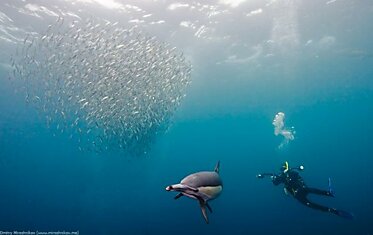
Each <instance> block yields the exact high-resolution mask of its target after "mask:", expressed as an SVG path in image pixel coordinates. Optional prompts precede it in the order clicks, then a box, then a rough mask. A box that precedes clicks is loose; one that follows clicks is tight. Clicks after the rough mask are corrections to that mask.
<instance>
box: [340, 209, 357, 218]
mask: <svg viewBox="0 0 373 235" xmlns="http://www.w3.org/2000/svg"><path fill="white" fill-rule="evenodd" d="M336 215H338V216H340V217H343V218H345V219H351V220H352V219H354V218H355V215H354V214H353V213H351V212H348V211H342V210H337V211H336Z"/></svg>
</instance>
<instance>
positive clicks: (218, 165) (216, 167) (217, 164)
mask: <svg viewBox="0 0 373 235" xmlns="http://www.w3.org/2000/svg"><path fill="white" fill-rule="evenodd" d="M219 168H220V160H219V161H218V162H217V163H216V166H215V169H214V171H215V172H216V173H219Z"/></svg>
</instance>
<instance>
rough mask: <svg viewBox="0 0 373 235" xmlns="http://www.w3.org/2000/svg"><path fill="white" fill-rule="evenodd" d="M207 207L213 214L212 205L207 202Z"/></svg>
mask: <svg viewBox="0 0 373 235" xmlns="http://www.w3.org/2000/svg"><path fill="white" fill-rule="evenodd" d="M206 207H207V209H209V211H210V212H211V213H212V209H211V207H210V205H209V204H208V203H207V202H206Z"/></svg>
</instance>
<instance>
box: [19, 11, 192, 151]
mask: <svg viewBox="0 0 373 235" xmlns="http://www.w3.org/2000/svg"><path fill="white" fill-rule="evenodd" d="M12 66H13V73H12V77H14V78H15V79H20V80H21V81H22V84H23V85H22V91H23V93H24V94H25V99H26V102H29V103H31V104H32V105H34V106H35V107H36V108H37V109H38V110H39V111H40V113H41V114H42V115H43V117H45V118H46V122H47V125H48V127H49V128H51V129H52V130H57V131H58V132H62V133H64V134H66V135H68V136H70V138H72V139H76V140H77V142H78V143H79V149H81V150H93V151H97V152H102V151H104V150H112V149H113V148H119V149H121V150H124V151H125V152H126V153H129V154H136V155H139V154H140V155H141V154H143V153H146V151H148V149H149V147H150V144H151V143H152V142H153V140H154V138H155V137H156V136H157V135H159V134H161V133H164V132H165V131H166V130H167V127H168V126H169V124H170V120H171V117H172V115H173V113H174V112H175V110H176V108H177V107H178V106H179V105H180V101H181V100H182V99H183V97H185V94H186V89H187V87H188V85H189V83H190V81H191V70H192V67H191V64H190V63H189V62H188V61H186V59H185V57H184V56H183V54H182V53H181V52H178V51H177V50H176V48H173V47H171V46H170V45H168V44H166V43H162V42H160V41H158V40H157V39H156V38H155V37H149V36H147V35H146V34H145V33H143V32H142V31H141V30H139V29H137V28H131V29H126V28H123V27H120V26H119V25H118V23H111V22H107V21H102V20H98V19H87V20H81V21H72V22H70V23H64V19H63V18H58V20H57V21H56V23H54V24H53V25H50V26H48V29H47V30H46V32H45V33H44V34H42V35H33V36H31V35H28V36H27V37H26V38H25V40H24V42H23V45H22V46H21V47H20V48H18V49H17V54H16V56H15V57H14V58H12Z"/></svg>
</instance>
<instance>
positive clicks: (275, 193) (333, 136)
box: [0, 3, 373, 235]
mask: <svg viewBox="0 0 373 235" xmlns="http://www.w3.org/2000/svg"><path fill="white" fill-rule="evenodd" d="M367 5H369V6H370V7H371V4H369V3H367ZM367 18H368V17H367ZM363 19H364V18H363ZM360 20H362V19H360ZM345 21H347V20H345ZM357 22H360V21H357ZM357 28H359V29H361V30H360V31H358V32H359V34H357V35H355V37H352V36H351V35H346V37H347V39H346V41H350V42H351V41H353V42H352V43H351V44H354V45H360V46H361V48H364V49H365V50H366V53H364V54H363V55H358V56H355V55H351V54H347V55H346V54H338V53H334V54H333V53H332V54H327V55H324V56H322V57H321V58H320V59H318V60H315V59H311V58H310V57H302V53H300V54H299V55H298V56H297V58H296V59H295V60H296V62H294V58H286V56H284V57H282V58H280V59H281V60H286V59H289V62H288V63H286V62H284V64H282V65H280V66H279V67H272V66H269V64H270V63H271V61H269V62H268V64H264V65H262V68H261V69H258V70H250V69H247V70H245V69H242V67H239V66H237V67H234V66H224V65H222V66H214V67H213V68H212V69H210V70H209V69H208V68H209V66H208V64H207V65H204V66H203V68H202V69H201V67H202V66H201V65H198V64H197V65H195V67H196V71H197V72H195V73H194V74H193V83H192V86H191V87H190V88H189V91H188V95H187V98H186V99H185V100H184V102H183V103H182V106H181V107H180V109H179V110H178V112H177V113H176V115H175V118H174V122H173V124H172V126H171V127H170V129H169V131H168V132H167V133H166V134H165V135H163V136H161V137H160V138H159V139H158V140H157V141H156V143H155V144H154V146H153V148H152V151H151V152H150V153H149V154H148V156H147V157H146V158H138V159H137V158H128V157H126V156H122V155H120V154H119V153H111V154H104V155H97V154H94V153H82V152H79V151H78V150H77V146H76V144H75V143H73V142H71V141H70V140H69V139H68V138H67V137H66V136H64V135H57V136H53V134H52V133H51V132H50V131H49V130H48V129H46V126H45V125H44V120H43V118H42V117H40V116H39V115H38V114H37V112H36V111H35V110H34V109H33V107H32V106H27V105H26V104H25V102H24V101H23V98H22V96H21V95H20V94H15V93H14V92H13V88H12V86H11V85H10V84H9V82H8V81H7V76H8V75H7V71H6V70H5V69H3V70H2V71H0V79H1V80H0V83H1V86H0V231H12V230H18V231H22V230H25V231H28V230H30V231H35V230H39V231H57V230H60V231H62V230H65V231H75V230H79V231H80V234H191V233H194V234H288V235H289V234H364V235H367V234H372V233H373V227H372V225H371V222H372V221H373V215H372V214H371V213H372V211H373V206H372V204H371V200H372V198H373V187H372V186H373V175H372V167H373V158H372V156H373V155H372V152H373V145H372V138H371V133H372V132H373V125H372V118H373V105H372V104H373V82H372V77H373V66H372V65H373V57H372V55H371V54H369V53H372V50H371V49H372V47H371V38H372V36H373V35H372V32H373V30H370V31H369V30H368V29H372V27H371V26H370V25H369V22H365V24H364V25H359V26H358V27H357ZM348 37H351V38H350V39H348ZM276 59H277V58H276ZM266 66H268V69H266ZM246 78H251V79H246ZM279 111H283V112H285V113H286V115H287V116H286V121H287V123H288V124H289V125H292V126H294V127H295V130H296V132H297V133H296V139H295V140H294V141H292V142H291V143H290V144H289V145H288V146H287V147H286V148H284V149H282V150H278V149H277V146H278V144H279V143H280V142H281V138H279V137H276V136H274V135H273V126H272V124H271V123H272V119H273V117H274V115H275V114H276V113H277V112H279ZM217 160H220V161H221V176H222V179H223V181H224V191H223V194H222V195H221V196H220V197H219V198H218V199H217V200H216V201H213V202H211V203H210V205H211V207H212V209H213V210H214V212H213V213H212V214H210V215H209V218H210V224H209V225H206V224H205V222H204V221H203V218H202V216H201V213H200V210H199V207H198V204H197V203H196V202H195V201H192V200H190V199H187V198H181V199H179V200H177V201H175V200H174V199H173V196H174V194H172V193H168V192H166V191H165V190H164V188H165V186H167V185H168V184H171V183H177V182H178V181H179V180H180V179H181V178H182V177H184V176H185V175H187V174H189V173H192V172H194V171H199V170H210V169H213V167H214V165H215V163H216V161H217ZM285 160H288V161H289V163H290V164H292V165H299V164H303V165H304V166H305V171H304V172H303V173H302V175H303V176H304V178H305V180H306V182H307V183H308V184H309V185H310V186H314V187H319V188H326V187H327V179H328V177H331V178H332V180H333V187H334V190H335V192H336V198H333V199H325V198H320V197H313V199H314V200H315V201H319V202H322V203H324V204H327V205H330V206H333V207H337V208H341V209H345V210H348V211H352V212H354V214H355V215H356V219H355V220H354V221H349V220H345V219H342V218H338V217H336V216H334V215H331V214H326V213H322V212H318V211H314V210H311V209H308V208H306V207H304V206H302V205H300V204H298V203H297V202H296V201H295V200H293V199H292V198H290V197H287V196H285V195H284V193H283V191H282V188H281V187H274V186H272V184H271V182H270V181H268V180H258V179H256V178H255V175H256V174H257V173H259V172H262V171H276V170H277V169H278V168H279V165H280V164H281V163H282V162H283V161H285Z"/></svg>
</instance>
